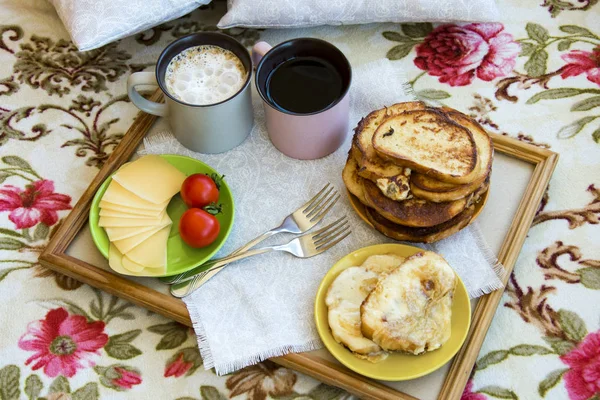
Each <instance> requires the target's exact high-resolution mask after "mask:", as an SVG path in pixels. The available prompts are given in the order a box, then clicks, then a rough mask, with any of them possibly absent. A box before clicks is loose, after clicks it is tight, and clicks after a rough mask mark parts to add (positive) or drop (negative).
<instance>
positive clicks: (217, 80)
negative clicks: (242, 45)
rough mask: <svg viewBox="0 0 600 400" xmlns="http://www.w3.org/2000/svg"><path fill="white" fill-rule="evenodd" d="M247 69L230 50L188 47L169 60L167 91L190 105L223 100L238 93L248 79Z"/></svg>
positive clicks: (204, 46)
mask: <svg viewBox="0 0 600 400" xmlns="http://www.w3.org/2000/svg"><path fill="white" fill-rule="evenodd" d="M246 74H247V72H246V69H245V68H244V65H243V64H242V62H241V61H240V59H239V58H238V57H237V56H236V55H235V54H234V53H233V52H232V51H230V50H226V49H223V48H221V47H218V46H213V45H203V46H195V47H190V48H188V49H185V50H184V51H182V52H181V53H179V54H178V55H176V56H175V57H173V59H172V60H171V61H170V62H169V65H168V66H167V71H166V73H165V83H166V86H167V90H168V91H169V93H170V94H171V95H173V96H174V97H175V98H177V99H178V100H181V101H183V102H185V103H188V104H195V105H208V104H215V103H219V102H221V101H223V100H226V99H228V98H230V97H232V96H233V95H234V94H236V93H237V92H238V91H239V90H240V89H241V88H242V86H244V82H245V80H246Z"/></svg>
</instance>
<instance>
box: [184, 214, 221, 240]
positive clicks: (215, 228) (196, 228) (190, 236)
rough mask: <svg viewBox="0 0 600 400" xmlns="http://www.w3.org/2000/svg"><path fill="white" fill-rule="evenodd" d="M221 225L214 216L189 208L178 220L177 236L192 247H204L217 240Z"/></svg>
mask: <svg viewBox="0 0 600 400" xmlns="http://www.w3.org/2000/svg"><path fill="white" fill-rule="evenodd" d="M220 231H221V225H220V224H219V221H218V220H217V219H216V218H215V216H214V215H211V214H209V213H207V212H206V211H204V210H201V209H199V208H190V209H189V210H187V211H186V212H184V213H183V215H182V216H181V219H180V220H179V234H180V235H181V238H182V239H183V241H184V242H186V243H187V244H188V245H190V246H192V247H197V248H200V247H206V246H208V245H209V244H211V243H212V242H214V241H215V240H216V239H217V236H219V232H220Z"/></svg>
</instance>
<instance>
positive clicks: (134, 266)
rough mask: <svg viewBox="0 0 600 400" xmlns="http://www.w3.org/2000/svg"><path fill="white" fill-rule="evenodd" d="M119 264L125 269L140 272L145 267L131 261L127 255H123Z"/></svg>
mask: <svg viewBox="0 0 600 400" xmlns="http://www.w3.org/2000/svg"><path fill="white" fill-rule="evenodd" d="M121 264H122V265H123V268H125V269H126V270H128V271H131V272H135V273H140V272H142V271H143V270H145V269H146V267H144V266H143V265H142V264H138V263H136V262H133V261H131V260H130V259H129V257H127V256H123V258H122V259H121Z"/></svg>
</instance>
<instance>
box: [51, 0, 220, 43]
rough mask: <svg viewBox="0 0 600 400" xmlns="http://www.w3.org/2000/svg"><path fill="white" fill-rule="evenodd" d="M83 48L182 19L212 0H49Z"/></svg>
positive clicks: (75, 41)
mask: <svg viewBox="0 0 600 400" xmlns="http://www.w3.org/2000/svg"><path fill="white" fill-rule="evenodd" d="M50 2H51V3H52V4H53V5H54V8H56V12H57V13H58V15H59V16H60V19H61V20H62V22H63V24H65V27H66V28H67V31H68V32H69V34H70V35H71V39H72V40H73V42H74V43H75V44H76V45H77V48H79V50H81V51H85V50H92V49H95V48H97V47H101V46H104V45H105V44H107V43H110V42H113V41H115V40H118V39H122V38H124V37H126V36H129V35H133V34H136V33H138V32H141V31H144V30H146V29H150V28H152V27H154V26H156V25H160V24H162V23H163V22H167V21H170V20H172V19H175V18H179V17H181V16H183V15H185V14H187V13H189V12H191V11H192V10H194V9H196V8H198V7H200V6H201V5H203V4H208V3H210V0H50Z"/></svg>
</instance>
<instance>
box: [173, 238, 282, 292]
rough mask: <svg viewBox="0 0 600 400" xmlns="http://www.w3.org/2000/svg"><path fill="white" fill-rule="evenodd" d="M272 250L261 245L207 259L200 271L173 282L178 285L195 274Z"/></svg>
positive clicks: (194, 276) (192, 277) (189, 279)
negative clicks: (218, 257)
mask: <svg viewBox="0 0 600 400" xmlns="http://www.w3.org/2000/svg"><path fill="white" fill-rule="evenodd" d="M273 250H275V248H273V247H261V248H260V249H254V250H248V251H246V252H244V253H239V254H235V255H232V256H228V257H225V258H220V259H218V260H211V261H208V262H206V263H204V264H202V265H201V268H202V271H200V272H198V273H197V274H194V275H190V276H186V277H185V278H182V279H181V280H180V281H179V282H177V283H175V284H174V285H179V284H180V283H185V282H188V281H191V280H192V279H194V278H196V276H198V275H200V274H202V273H205V272H207V271H211V270H213V269H217V268H223V267H225V266H226V265H227V264H229V263H232V262H234V261H238V260H242V259H244V258H247V257H252V256H256V255H258V254H263V253H268V252H271V251H273Z"/></svg>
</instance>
